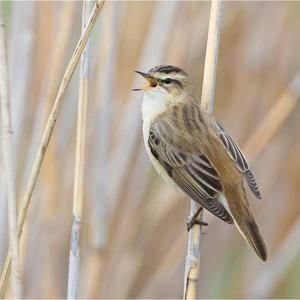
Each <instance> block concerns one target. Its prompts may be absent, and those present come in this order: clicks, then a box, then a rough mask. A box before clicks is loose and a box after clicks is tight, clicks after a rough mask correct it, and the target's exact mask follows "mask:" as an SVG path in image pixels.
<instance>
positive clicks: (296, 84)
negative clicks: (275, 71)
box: [243, 73, 300, 160]
mask: <svg viewBox="0 0 300 300" xmlns="http://www.w3.org/2000/svg"><path fill="white" fill-rule="evenodd" d="M299 96H300V73H299V74H297V75H296V76H295V78H294V80H293V81H292V82H291V83H290V85H289V87H288V88H287V89H286V90H285V91H284V92H283V94H282V95H281V96H280V97H279V98H278V100H277V101H276V103H275V104H274V105H273V106H272V109H271V110H270V111H269V112H268V114H267V116H266V117H265V118H264V119H263V122H262V123H261V124H260V125H259V127H258V128H257V129H256V130H255V133H254V134H253V135H252V136H251V137H250V138H249V140H248V141H247V143H246V144H245V146H244V147H243V149H244V151H245V153H247V156H248V157H249V160H254V159H255V158H256V157H257V156H258V154H259V153H261V151H262V150H263V149H264V148H265V147H266V146H267V144H268V143H269V142H270V140H271V139H272V137H273V136H274V135H275V133H276V132H277V130H278V129H279V128H280V127H281V126H282V124H283V123H284V122H285V121H286V120H287V118H288V116H289V115H290V114H291V112H292V111H293V110H294V108H295V107H296V105H297V103H298V100H299Z"/></svg>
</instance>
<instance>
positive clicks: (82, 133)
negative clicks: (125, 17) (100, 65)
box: [68, 0, 92, 299]
mask: <svg viewBox="0 0 300 300" xmlns="http://www.w3.org/2000/svg"><path fill="white" fill-rule="evenodd" d="M91 11H92V1H91V0H85V1H84V2H83V3H82V33H83V32H84V29H85V26H86V23H87V20H88V17H89V15H90V13H91ZM88 73H89V42H87V45H86V47H85V49H84V51H83V52H82V55H81V59H80V79H79V96H78V112H77V133H76V156H75V174H74V196H73V221H72V230H71V241H70V256H69V276H68V299H76V298H77V293H78V283H79V271H80V230H81V222H82V207H83V195H84V165H85V139H86V138H85V137H86V111H87V105H88Z"/></svg>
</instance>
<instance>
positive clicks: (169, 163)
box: [148, 121, 233, 224]
mask: <svg viewBox="0 0 300 300" xmlns="http://www.w3.org/2000/svg"><path fill="white" fill-rule="evenodd" d="M158 122H160V121H156V122H155V123H154V124H152V126H151V128H150V133H149V139H148V144H149V147H150V149H151V153H152V155H153V156H154V157H155V158H156V159H157V160H158V162H159V163H160V164H161V166H162V167H163V168H164V169H165V170H166V171H167V173H168V175H169V176H170V177H171V179H172V180H173V181H174V182H175V183H176V184H177V185H178V186H179V187H180V188H181V190H183V191H184V192H185V193H186V194H187V195H188V196H190V197H191V198H192V199H193V200H195V201H196V202H198V203H199V204H200V205H201V206H203V207H204V208H206V209H207V210H208V211H210V212H211V213H213V214H214V215H215V216H217V217H219V218H220V219H222V220H223V221H225V222H227V223H230V224H232V223H233V219H232V217H231V216H230V214H229V213H228V211H227V210H226V208H225V207H224V206H223V204H222V203H221V202H220V201H219V200H218V197H219V195H220V194H221V193H223V186H222V183H221V181H220V176H219V173H218V171H217V170H216V169H215V167H214V166H213V164H212V163H211V162H210V161H209V159H208V158H207V157H206V156H205V154H204V153H201V151H200V150H199V153H188V152H187V151H186V150H185V149H183V148H180V146H179V145H178V144H177V145H175V143H173V142H172V141H173V139H172V136H170V135H172V132H171V131H170V132H169V133H168V135H169V138H168V141H166V140H165V138H164V136H165V135H164V134H163V130H161V127H162V126H163V125H162V124H158ZM185 148H186V147H185Z"/></svg>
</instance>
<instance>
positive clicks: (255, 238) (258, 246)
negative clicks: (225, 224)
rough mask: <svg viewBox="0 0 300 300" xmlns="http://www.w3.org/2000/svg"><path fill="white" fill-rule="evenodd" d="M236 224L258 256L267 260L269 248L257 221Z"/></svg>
mask: <svg viewBox="0 0 300 300" xmlns="http://www.w3.org/2000/svg"><path fill="white" fill-rule="evenodd" d="M236 225H237V227H238V229H239V230H240V232H241V233H242V235H243V236H244V238H245V240H246V241H247V243H248V244H249V246H250V247H251V248H253V250H254V251H255V252H256V254H257V255H258V257H259V258H260V259H261V260H263V261H266V260H267V256H268V254H267V248H266V245H265V242H264V240H263V238H262V236H261V233H260V231H259V229H258V226H257V225H256V223H255V222H254V221H246V222H245V223H244V224H243V226H241V224H240V225H238V224H236Z"/></svg>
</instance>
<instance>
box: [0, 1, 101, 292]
mask: <svg viewBox="0 0 300 300" xmlns="http://www.w3.org/2000/svg"><path fill="white" fill-rule="evenodd" d="M104 2H105V0H98V1H97V2H96V3H95V5H94V8H93V10H92V13H91V15H90V17H89V19H88V21H87V26H86V28H85V30H84V32H83V34H82V35H81V37H80V39H79V41H78V43H77V45H76V48H75V50H74V52H73V55H72V57H71V59H70V62H69V64H68V66H67V69H66V71H65V73H64V76H63V78H62V81H61V84H60V87H59V89H58V92H57V95H56V99H55V102H54V105H53V108H52V111H51V113H50V115H49V118H48V121H47V124H46V127H45V131H44V134H43V137H42V140H41V143H40V145H39V149H38V151H37V154H36V157H35V160H34V164H33V167H32V171H31V174H30V177H29V180H28V184H27V187H26V191H25V194H24V197H23V198H22V202H21V206H20V213H19V218H18V230H19V238H20V237H21V235H22V229H23V225H24V222H25V218H26V215H27V211H28V207H29V204H30V199H31V195H32V192H33V190H34V187H35V184H36V181H37V178H38V175H39V173H40V169H41V165H42V162H43V159H44V156H45V153H46V150H47V147H48V144H49V141H50V138H51V135H52V132H53V128H54V125H55V122H56V119H57V116H58V113H59V110H60V106H61V102H62V100H63V96H64V94H65V91H66V89H67V87H68V85H69V82H70V80H71V78H72V75H73V73H74V70H75V68H76V66H77V63H78V61H79V58H80V56H81V53H82V52H83V50H84V47H85V45H86V43H87V41H88V38H89V36H90V34H91V32H92V29H93V28H94V25H95V23H96V20H97V17H98V15H99V13H100V11H101V9H102V7H103V5H104ZM10 269H11V256H10V252H8V254H7V256H6V261H5V265H4V268H3V271H2V274H1V280H0V297H3V296H4V293H5V288H6V284H7V279H8V275H9V273H10Z"/></svg>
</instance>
